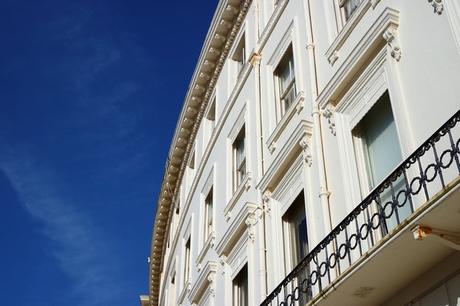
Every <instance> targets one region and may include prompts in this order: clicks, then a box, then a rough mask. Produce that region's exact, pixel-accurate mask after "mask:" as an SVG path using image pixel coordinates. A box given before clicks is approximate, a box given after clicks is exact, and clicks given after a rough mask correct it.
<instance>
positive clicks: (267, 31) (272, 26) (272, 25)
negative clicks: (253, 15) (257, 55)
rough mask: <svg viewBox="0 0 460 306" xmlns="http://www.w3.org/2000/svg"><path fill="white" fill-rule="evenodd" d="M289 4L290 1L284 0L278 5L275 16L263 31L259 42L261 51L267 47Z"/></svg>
mask: <svg viewBox="0 0 460 306" xmlns="http://www.w3.org/2000/svg"><path fill="white" fill-rule="evenodd" d="M288 2H289V0H282V1H279V3H278V5H276V7H275V10H274V11H273V14H272V15H271V16H270V19H269V20H268V22H267V24H266V26H265V28H264V29H263V31H262V34H261V35H260V38H259V41H258V42H257V45H258V46H259V50H262V49H263V48H264V47H265V44H266V43H267V41H268V39H269V38H270V35H271V34H272V32H273V30H274V29H275V26H276V24H277V23H278V20H279V19H280V17H281V15H282V14H283V12H284V9H285V8H286V6H287V4H288Z"/></svg>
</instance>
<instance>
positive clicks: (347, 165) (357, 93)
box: [333, 49, 412, 212]
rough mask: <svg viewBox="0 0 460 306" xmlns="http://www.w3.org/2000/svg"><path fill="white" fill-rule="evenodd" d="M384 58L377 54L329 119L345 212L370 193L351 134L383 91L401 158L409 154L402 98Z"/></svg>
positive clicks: (384, 56)
mask: <svg viewBox="0 0 460 306" xmlns="http://www.w3.org/2000/svg"><path fill="white" fill-rule="evenodd" d="M388 56H389V55H388V54H387V50H386V49H383V50H382V51H381V52H379V53H378V55H377V56H376V57H375V58H374V60H373V61H372V62H371V63H370V64H369V65H368V66H367V68H366V69H365V70H364V71H363V72H362V74H361V75H360V77H359V78H358V79H357V80H356V81H355V82H354V84H352V85H351V86H350V88H349V89H348V91H347V92H346V93H345V94H344V96H343V97H342V99H341V100H340V101H339V102H338V103H337V105H336V108H335V113H334V115H333V117H334V120H335V125H336V130H337V131H336V133H337V142H338V147H339V150H340V152H342V154H340V155H339V157H340V160H341V162H340V164H341V167H342V175H343V178H342V179H343V182H344V193H345V198H346V203H347V205H346V206H347V207H346V209H347V212H349V211H351V210H352V209H353V208H354V207H355V206H356V205H357V204H358V203H360V202H361V199H362V197H363V194H367V193H368V192H369V191H370V190H369V183H368V182H369V180H366V179H365V178H368V174H367V168H366V166H365V165H364V164H363V160H362V158H360V157H359V155H360V154H359V152H358V154H357V152H356V148H358V149H359V146H356V143H357V142H359V141H360V139H359V137H355V136H354V135H353V132H352V131H353V129H354V128H355V127H356V126H357V125H358V123H359V122H360V120H361V119H362V118H363V117H364V116H365V115H366V113H367V112H368V111H369V110H370V109H371V108H372V106H374V105H375V103H377V101H378V100H379V98H380V97H381V96H382V94H384V93H385V91H388V95H389V97H390V103H391V109H392V112H393V119H394V121H395V125H396V130H397V134H398V142H399V146H400V148H401V154H402V156H403V157H404V156H405V155H406V154H405V152H410V151H411V150H412V149H411V148H410V147H411V146H410V145H409V146H407V145H408V144H411V141H407V139H411V135H410V134H409V131H410V129H409V127H408V126H407V119H406V115H405V113H406V111H405V108H404V103H403V98H402V95H401V93H400V89H399V88H398V87H399V84H398V83H397V78H396V80H395V77H394V73H393V69H392V67H391V65H392V64H391V63H390V61H391V58H390V59H387V57H388ZM403 144H406V146H404V145H403ZM356 186H360V188H359V189H358V188H356Z"/></svg>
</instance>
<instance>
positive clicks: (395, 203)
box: [390, 182, 401, 225]
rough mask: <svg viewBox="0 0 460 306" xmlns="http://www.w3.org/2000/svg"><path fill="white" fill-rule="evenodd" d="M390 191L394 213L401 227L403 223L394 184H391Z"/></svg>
mask: <svg viewBox="0 0 460 306" xmlns="http://www.w3.org/2000/svg"><path fill="white" fill-rule="evenodd" d="M390 190H391V200H392V203H391V206H392V208H393V209H394V213H395V216H396V224H397V225H399V224H400V223H401V221H400V220H399V212H398V202H397V201H396V196H395V189H394V187H393V182H391V183H390Z"/></svg>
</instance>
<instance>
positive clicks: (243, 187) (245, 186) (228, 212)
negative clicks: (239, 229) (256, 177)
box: [224, 172, 251, 221]
mask: <svg viewBox="0 0 460 306" xmlns="http://www.w3.org/2000/svg"><path fill="white" fill-rule="evenodd" d="M250 187H251V172H248V173H246V177H245V178H244V179H243V181H242V182H241V184H240V185H239V186H238V187H237V188H236V190H235V191H234V192H233V196H232V198H231V199H230V201H228V203H227V205H226V206H225V209H224V215H225V220H227V221H228V220H230V218H231V216H232V210H233V208H234V207H235V204H236V202H238V200H239V199H240V198H241V195H242V194H243V192H244V191H247V190H249V188H250Z"/></svg>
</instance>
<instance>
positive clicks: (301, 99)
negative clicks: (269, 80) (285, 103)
mask: <svg viewBox="0 0 460 306" xmlns="http://www.w3.org/2000/svg"><path fill="white" fill-rule="evenodd" d="M304 106H305V93H304V92H303V91H300V92H298V93H297V96H296V98H295V100H294V103H292V105H291V106H290V107H289V109H288V110H287V111H286V113H284V115H283V117H282V118H281V120H280V121H279V122H278V124H277V126H276V127H275V129H274V130H273V132H272V133H271V135H270V137H268V139H267V142H266V143H265V144H266V146H267V147H268V150H269V151H270V153H271V154H273V152H275V150H276V148H277V145H276V142H277V141H278V139H279V138H280V137H281V135H282V134H283V132H284V131H285V130H286V127H287V125H288V124H289V123H290V122H291V121H292V120H291V119H292V117H294V114H295V113H297V114H298V115H299V114H300V112H301V111H302V110H303V108H304Z"/></svg>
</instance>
